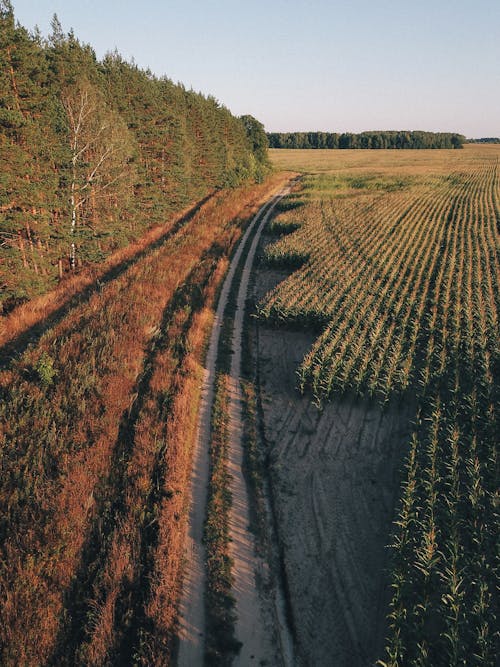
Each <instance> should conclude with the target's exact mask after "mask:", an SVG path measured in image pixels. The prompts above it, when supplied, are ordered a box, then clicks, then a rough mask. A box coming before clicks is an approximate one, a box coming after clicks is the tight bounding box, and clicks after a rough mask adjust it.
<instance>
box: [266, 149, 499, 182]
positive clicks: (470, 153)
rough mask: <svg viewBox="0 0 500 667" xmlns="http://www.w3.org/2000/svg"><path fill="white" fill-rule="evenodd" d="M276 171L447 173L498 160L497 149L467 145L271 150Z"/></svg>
mask: <svg viewBox="0 0 500 667" xmlns="http://www.w3.org/2000/svg"><path fill="white" fill-rule="evenodd" d="M269 155H270V157H271V161H272V163H273V165H274V166H275V167H276V168H278V169H286V170H291V171H300V172H304V173H313V174H317V173H332V174H335V173H339V172H342V173H345V172H346V171H348V172H353V173H356V172H381V173H388V172H389V173H391V174H393V173H407V174H415V175H417V174H425V173H426V172H429V171H431V172H433V173H447V172H449V171H452V170H453V169H460V168H461V167H463V166H464V165H466V164H467V165H470V166H472V165H473V164H475V163H478V162H479V163H480V162H482V161H483V159H485V158H486V159H498V158H500V145H495V144H490V145H477V144H467V145H466V146H465V147H464V148H463V149H462V150H362V149H357V150H327V149H319V150H312V149H311V150H307V149H297V150H295V149H284V148H274V149H271V150H270V151H269Z"/></svg>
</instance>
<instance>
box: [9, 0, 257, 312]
mask: <svg viewBox="0 0 500 667" xmlns="http://www.w3.org/2000/svg"><path fill="white" fill-rule="evenodd" d="M79 119H83V122H79ZM0 159H1V161H2V175H1V178H2V183H1V185H2V188H1V192H0V265H2V268H1V269H0V289H1V290H2V294H1V295H0V303H2V302H5V301H6V300H7V299H10V300H11V302H13V301H15V300H16V299H18V298H20V297H24V296H28V297H32V296H34V295H35V294H37V293H40V292H43V291H45V290H47V289H49V288H50V287H51V286H52V284H53V282H54V281H55V280H57V279H58V277H59V272H60V270H61V269H62V271H63V272H68V271H70V270H71V269H78V268H79V267H80V266H82V265H85V264H91V263H95V262H100V261H102V259H103V258H105V257H106V256H107V255H108V254H109V253H110V252H112V251H114V250H115V249H116V248H118V247H120V246H123V245H126V244H127V243H129V242H130V240H132V239H136V238H138V237H139V236H141V235H142V234H143V233H144V232H145V231H146V230H147V229H149V228H151V227H152V226H154V225H157V224H162V223H164V222H165V220H166V219H167V218H168V216H170V215H171V214H172V213H173V212H175V211H179V210H182V209H183V208H184V207H186V206H187V205H188V204H190V203H192V202H194V201H197V200H199V199H201V198H203V197H205V196H207V195H208V194H210V193H211V192H213V191H215V190H217V189H219V188H225V187H235V186H238V185H241V184H242V183H244V182H246V181H260V180H262V178H263V177H264V175H265V174H266V173H267V169H268V161H267V138H266V135H265V132H264V130H263V127H262V125H261V124H260V123H258V121H256V120H255V119H251V117H244V118H243V119H239V118H236V117H235V116H233V115H232V114H231V113H230V112H229V111H228V110H227V109H226V108H224V107H223V106H221V105H220V104H219V103H218V102H217V100H215V99H214V98H213V97H204V96H203V95H201V94H198V93H195V92H193V91H188V90H186V89H185V88H184V87H183V86H182V85H175V84H173V83H172V82H171V81H170V80H168V79H167V78H165V77H163V78H157V77H155V76H153V75H152V74H151V73H150V72H148V71H143V70H141V69H139V68H138V67H137V66H136V65H134V64H131V63H128V62H126V61H125V60H123V59H122V58H121V57H120V55H119V54H117V53H116V52H115V53H112V54H108V55H107V56H106V57H105V58H104V59H103V61H102V62H99V61H98V60H97V58H96V56H95V53H94V51H93V49H92V48H91V47H90V46H88V45H86V44H82V43H81V42H79V40H78V39H77V38H76V37H75V35H74V34H73V33H69V34H67V35H66V34H65V33H64V32H63V29H62V26H61V24H60V22H59V20H58V18H57V16H54V18H53V21H52V34H51V36H50V38H49V39H48V40H46V41H44V40H43V39H42V38H41V37H40V35H39V34H35V35H31V34H29V33H28V31H27V30H25V29H24V28H23V27H21V26H19V25H16V23H15V20H14V14H13V10H12V7H11V5H10V3H9V2H7V1H6V0H4V2H3V4H2V5H1V6H0ZM35 286H36V287H35Z"/></svg>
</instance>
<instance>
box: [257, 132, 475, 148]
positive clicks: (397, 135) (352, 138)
mask: <svg viewBox="0 0 500 667" xmlns="http://www.w3.org/2000/svg"><path fill="white" fill-rule="evenodd" d="M267 137H268V139H269V146H270V148H344V149H345V148H365V149H366V148H374V149H381V148H462V146H463V144H464V143H465V141H466V139H465V137H464V136H463V135H461V134H458V133H455V132H423V131H421V130H413V131H411V132H410V131H406V130H405V131H393V130H389V131H388V130H380V131H378V130H375V131H372V132H361V133H359V134H354V133H352V132H343V133H342V134H339V133H337V132H270V133H269V134H268V135H267Z"/></svg>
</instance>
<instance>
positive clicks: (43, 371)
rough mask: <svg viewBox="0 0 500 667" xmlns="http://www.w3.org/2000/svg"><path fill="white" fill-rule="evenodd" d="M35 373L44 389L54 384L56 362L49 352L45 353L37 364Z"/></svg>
mask: <svg viewBox="0 0 500 667" xmlns="http://www.w3.org/2000/svg"><path fill="white" fill-rule="evenodd" d="M35 372H36V374H37V378H38V380H39V381H40V383H41V384H42V385H43V386H44V387H50V386H51V385H52V384H53V383H54V378H55V377H56V375H57V370H56V369H55V368H54V360H53V359H52V357H51V356H50V355H48V354H47V352H43V353H42V354H41V355H40V357H39V359H38V361H37V362H36V364H35Z"/></svg>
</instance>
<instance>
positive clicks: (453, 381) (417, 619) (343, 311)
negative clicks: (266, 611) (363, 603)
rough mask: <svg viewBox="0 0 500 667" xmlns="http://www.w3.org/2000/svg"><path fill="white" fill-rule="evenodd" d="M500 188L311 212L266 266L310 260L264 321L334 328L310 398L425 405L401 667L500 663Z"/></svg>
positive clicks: (413, 460)
mask: <svg viewBox="0 0 500 667" xmlns="http://www.w3.org/2000/svg"><path fill="white" fill-rule="evenodd" d="M499 174H500V170H499V164H498V160H497V159H496V158H495V157H493V159H485V160H484V161H483V162H481V163H477V164H476V165H474V167H473V168H469V169H468V170H467V171H462V172H457V173H453V174H451V175H449V176H447V177H442V176H439V177H436V176H435V177H430V178H429V179H428V181H427V182H426V183H421V184H420V185H416V186H415V187H413V188H411V189H409V190H407V191H400V192H397V193H386V194H384V195H379V196H366V195H365V196H361V197H355V198H354V199H345V200H342V199H338V198H336V199H330V200H326V199H323V201H319V202H311V203H309V204H308V205H307V206H306V207H304V208H303V209H302V210H301V211H300V215H301V216H302V219H303V224H302V225H301V227H300V228H299V229H298V230H297V231H296V232H294V233H292V234H291V235H289V236H286V237H283V238H281V239H280V240H279V241H278V242H277V243H274V244H272V245H271V246H269V247H268V249H267V251H266V256H267V260H268V261H269V262H270V263H271V264H273V263H276V262H281V263H282V264H286V257H287V256H291V257H294V256H295V257H298V256H299V255H300V253H302V256H303V264H302V266H301V267H300V268H299V269H298V270H297V271H296V272H295V273H292V274H291V275H290V276H289V277H288V278H287V280H285V281H284V282H283V283H281V284H280V285H278V286H277V287H276V288H275V289H274V290H273V291H272V292H271V293H270V294H268V296H267V297H266V299H265V300H264V301H263V302H262V303H261V304H260V306H259V311H260V316H261V317H262V318H264V319H266V320H267V321H271V322H276V323H280V322H285V323H287V322H292V323H299V324H300V325H309V326H313V327H318V325H319V326H320V327H321V328H322V333H321V335H320V336H319V338H318V339H317V341H316V342H315V344H314V345H313V347H312V349H311V350H310V352H309V353H308V354H307V355H306V357H305V358H304V360H303V363H302V365H301V367H300V368H299V370H298V375H299V386H300V388H301V389H302V390H306V389H310V390H312V392H313V394H314V396H315V398H316V400H317V401H318V402H319V403H321V402H322V401H325V400H327V399H328V398H331V397H332V396H334V395H337V394H342V393H345V392H348V393H354V394H357V395H368V396H375V397H377V398H379V399H380V400H382V401H385V400H388V399H390V398H391V397H392V396H394V395H395V394H403V393H404V392H411V394H412V395H413V396H414V397H415V398H416V405H417V416H416V420H415V430H414V433H413V436H412V440H411V443H410V453H409V456H408V461H407V472H406V481H405V482H404V485H403V489H402V493H401V500H400V504H399V509H398V513H397V521H396V529H395V532H394V540H393V544H392V551H393V561H392V562H393V566H392V572H391V579H392V581H391V584H392V600H391V605H390V615H389V624H390V632H389V636H388V639H387V647H386V655H385V656H384V660H381V661H379V664H381V665H385V666H389V667H401V666H402V665H419V666H421V667H424V666H428V667H446V666H449V665H478V666H479V665H490V666H491V667H493V665H494V664H495V660H496V656H497V653H498V651H497V648H498V642H499V639H500V635H499V632H498V622H497V619H498V601H497V598H496V589H497V585H498V579H499V558H498V548H497V527H498V520H499V516H498V507H499V503H498V488H499V483H498V482H499V479H498V454H497V447H496V443H497V434H498V432H499V424H498V418H497V415H496V412H495V410H496V407H497V406H498V398H499V396H498V393H499V392H498V377H499V375H500V355H499V342H498V310H499V297H500V292H499V289H498V287H499V285H498V280H499V275H500V273H499V256H498V235H497V224H498V220H499V219H500V183H499ZM402 444H403V443H402Z"/></svg>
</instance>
